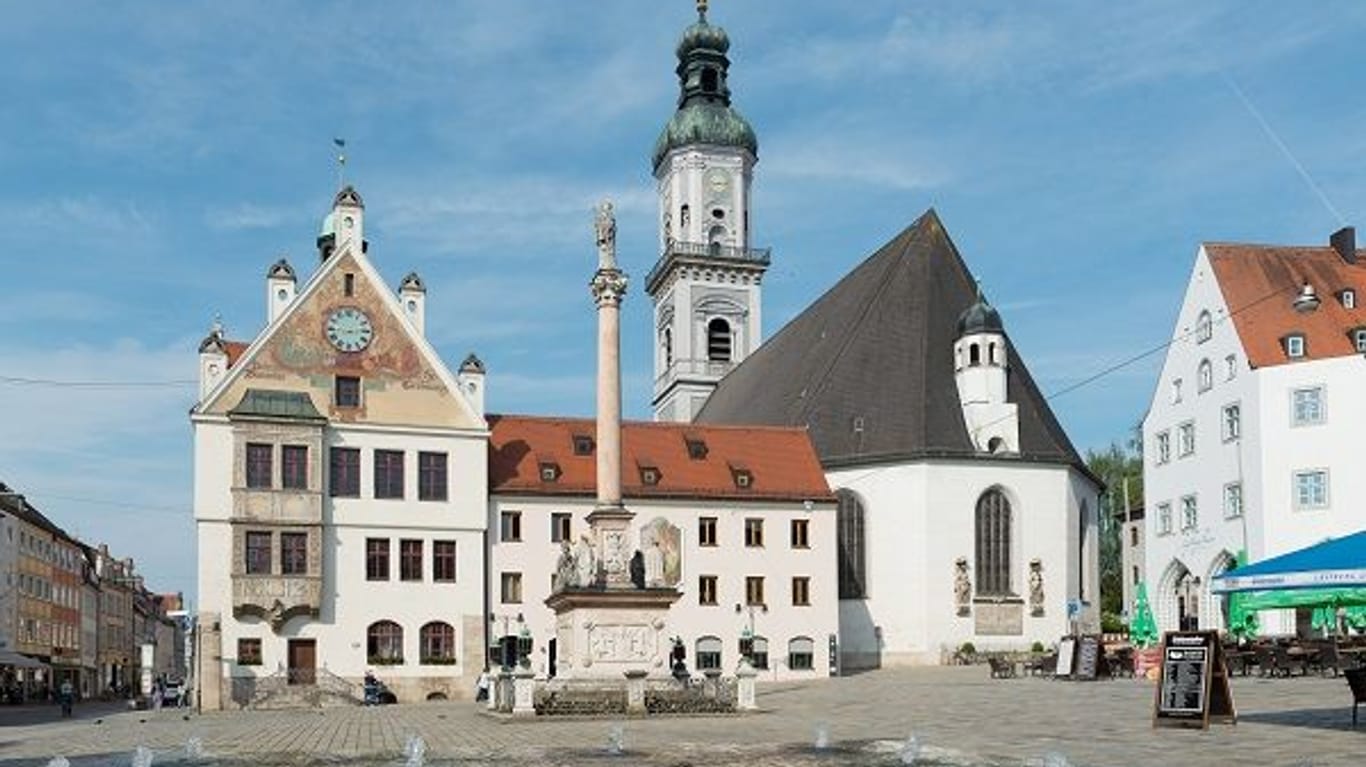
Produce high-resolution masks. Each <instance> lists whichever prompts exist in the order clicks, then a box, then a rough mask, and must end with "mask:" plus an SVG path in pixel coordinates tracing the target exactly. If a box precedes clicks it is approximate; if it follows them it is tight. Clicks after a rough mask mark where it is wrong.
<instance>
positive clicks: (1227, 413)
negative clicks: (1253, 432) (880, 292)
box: [1223, 402, 1243, 442]
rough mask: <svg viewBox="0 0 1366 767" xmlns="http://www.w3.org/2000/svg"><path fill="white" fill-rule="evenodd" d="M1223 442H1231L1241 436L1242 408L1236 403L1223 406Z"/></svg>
mask: <svg viewBox="0 0 1366 767" xmlns="http://www.w3.org/2000/svg"><path fill="white" fill-rule="evenodd" d="M1223 425H1224V441H1225V442H1232V441H1233V440H1235V439H1238V438H1239V437H1241V436H1242V435H1243V408H1242V406H1240V405H1239V404H1238V403H1236V402H1235V403H1233V404H1232V405H1224V417H1223Z"/></svg>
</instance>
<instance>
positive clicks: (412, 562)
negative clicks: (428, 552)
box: [398, 538, 422, 581]
mask: <svg viewBox="0 0 1366 767" xmlns="http://www.w3.org/2000/svg"><path fill="white" fill-rule="evenodd" d="M398 579H399V580H401V581H420V580H422V541H419V540H414V539H411V538H404V539H402V540H400V541H399V542H398Z"/></svg>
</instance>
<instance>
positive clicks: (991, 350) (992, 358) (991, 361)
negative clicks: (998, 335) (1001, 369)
mask: <svg viewBox="0 0 1366 767" xmlns="http://www.w3.org/2000/svg"><path fill="white" fill-rule="evenodd" d="M987 364H988V365H995V364H996V344H987Z"/></svg>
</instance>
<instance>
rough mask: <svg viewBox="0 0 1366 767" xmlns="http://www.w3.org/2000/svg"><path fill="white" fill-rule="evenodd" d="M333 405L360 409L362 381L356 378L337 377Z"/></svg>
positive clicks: (333, 392)
mask: <svg viewBox="0 0 1366 767" xmlns="http://www.w3.org/2000/svg"><path fill="white" fill-rule="evenodd" d="M332 404H334V405H336V406H337V407H360V379H359V378H357V377H355V376H337V381H336V385H335V387H334V389H333V391H332Z"/></svg>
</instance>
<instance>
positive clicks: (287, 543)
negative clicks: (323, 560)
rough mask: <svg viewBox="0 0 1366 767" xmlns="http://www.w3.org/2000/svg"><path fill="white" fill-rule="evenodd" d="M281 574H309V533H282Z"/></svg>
mask: <svg viewBox="0 0 1366 767" xmlns="http://www.w3.org/2000/svg"><path fill="white" fill-rule="evenodd" d="M280 572H281V574H283V575H305V574H307V573H308V533H280Z"/></svg>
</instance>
